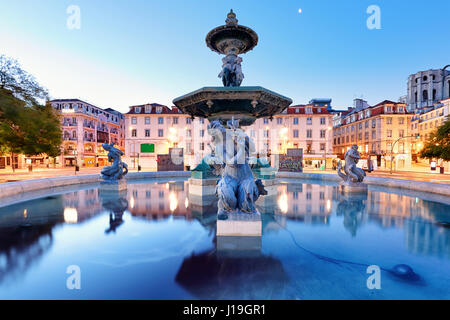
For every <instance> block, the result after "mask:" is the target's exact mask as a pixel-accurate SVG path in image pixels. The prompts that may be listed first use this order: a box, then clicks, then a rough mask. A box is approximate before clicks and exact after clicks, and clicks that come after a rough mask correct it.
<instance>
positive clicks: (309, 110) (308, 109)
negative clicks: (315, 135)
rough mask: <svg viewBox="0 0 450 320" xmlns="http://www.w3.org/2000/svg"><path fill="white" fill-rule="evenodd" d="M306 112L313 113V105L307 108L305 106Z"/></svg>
mask: <svg viewBox="0 0 450 320" xmlns="http://www.w3.org/2000/svg"><path fill="white" fill-rule="evenodd" d="M305 112H306V113H313V112H312V107H306V108H305Z"/></svg>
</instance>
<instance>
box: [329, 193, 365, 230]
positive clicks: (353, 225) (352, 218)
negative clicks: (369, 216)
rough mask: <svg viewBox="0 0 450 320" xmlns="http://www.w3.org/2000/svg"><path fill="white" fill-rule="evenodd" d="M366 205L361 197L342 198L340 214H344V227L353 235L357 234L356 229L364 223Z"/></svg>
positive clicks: (338, 207)
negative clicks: (355, 198)
mask: <svg viewBox="0 0 450 320" xmlns="http://www.w3.org/2000/svg"><path fill="white" fill-rule="evenodd" d="M365 208H366V205H365V204H364V202H363V201H362V200H360V199H357V200H352V199H346V200H341V201H340V202H339V204H338V206H337V209H336V213H337V215H338V216H340V215H343V216H344V227H345V229H347V230H348V231H350V233H351V235H352V236H353V237H354V236H356V230H357V229H358V228H359V227H360V226H361V225H362V223H363V218H364V216H363V215H364V209H365Z"/></svg>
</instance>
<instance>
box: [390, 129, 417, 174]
mask: <svg viewBox="0 0 450 320" xmlns="http://www.w3.org/2000/svg"><path fill="white" fill-rule="evenodd" d="M419 137H420V135H419V134H417V135H415V136H406V137H400V138H398V139H397V140H395V142H394V143H393V144H392V146H391V172H390V174H392V162H393V158H394V146H395V144H396V143H397V142H399V141H400V140H402V139H406V138H416V139H419Z"/></svg>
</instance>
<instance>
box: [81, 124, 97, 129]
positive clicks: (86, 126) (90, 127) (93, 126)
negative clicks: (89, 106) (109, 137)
mask: <svg viewBox="0 0 450 320" xmlns="http://www.w3.org/2000/svg"><path fill="white" fill-rule="evenodd" d="M83 127H84V128H89V129H95V125H93V124H92V123H83Z"/></svg>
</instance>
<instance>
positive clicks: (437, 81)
mask: <svg viewBox="0 0 450 320" xmlns="http://www.w3.org/2000/svg"><path fill="white" fill-rule="evenodd" d="M448 67H450V65H448V66H446V67H444V68H443V69H435V70H427V71H420V72H417V73H416V74H412V75H410V76H409V78H408V95H407V98H406V101H407V104H408V110H409V111H411V112H414V110H416V109H421V108H425V107H430V106H433V105H434V104H435V103H438V102H439V100H444V99H448V98H450V70H447V68H448Z"/></svg>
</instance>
